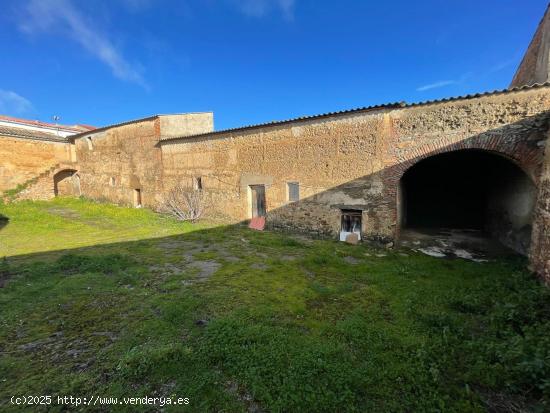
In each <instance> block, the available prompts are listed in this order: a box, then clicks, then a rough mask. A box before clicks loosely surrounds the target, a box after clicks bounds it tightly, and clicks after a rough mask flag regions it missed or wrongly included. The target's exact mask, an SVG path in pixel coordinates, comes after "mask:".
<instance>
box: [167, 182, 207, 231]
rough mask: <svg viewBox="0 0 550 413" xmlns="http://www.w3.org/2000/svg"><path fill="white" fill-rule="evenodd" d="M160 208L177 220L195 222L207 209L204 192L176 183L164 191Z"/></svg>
mask: <svg viewBox="0 0 550 413" xmlns="http://www.w3.org/2000/svg"><path fill="white" fill-rule="evenodd" d="M161 209H162V211H163V212H165V213H167V214H170V215H172V216H174V217H175V218H176V219H177V220H179V221H191V222H195V221H197V220H199V219H201V218H202V216H203V215H204V213H205V211H206V209H207V199H206V194H205V193H204V192H203V191H202V190H201V189H192V188H188V187H186V186H184V185H181V184H178V185H176V186H174V187H173V188H172V189H170V190H169V191H168V192H167V193H166V195H165V196H164V199H163V202H162V206H161Z"/></svg>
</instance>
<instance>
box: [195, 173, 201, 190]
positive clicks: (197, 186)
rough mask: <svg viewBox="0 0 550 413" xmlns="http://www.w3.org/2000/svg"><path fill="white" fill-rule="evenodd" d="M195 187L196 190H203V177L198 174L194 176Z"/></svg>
mask: <svg viewBox="0 0 550 413" xmlns="http://www.w3.org/2000/svg"><path fill="white" fill-rule="evenodd" d="M193 189H194V190H195V191H201V190H202V178H201V177H200V176H196V177H195V178H193Z"/></svg>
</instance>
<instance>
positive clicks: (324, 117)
mask: <svg viewBox="0 0 550 413" xmlns="http://www.w3.org/2000/svg"><path fill="white" fill-rule="evenodd" d="M549 18H550V17H549V16H548V13H547V14H545V16H544V18H543V20H542V21H541V24H540V26H539V29H538V30H537V32H536V34H535V37H534V39H533V41H532V42H531V45H530V46H529V49H528V51H527V54H526V56H525V58H524V59H523V61H522V63H521V65H520V67H519V69H518V72H517V73H516V76H515V77H514V80H513V82H512V86H511V88H510V89H507V90H502V91H495V92H489V93H482V94H476V95H469V96H462V97H455V98H449V99H442V100H437V101H430V102H421V103H405V102H399V103H393V104H385V105H379V106H372V107H367V108H358V109H352V110H347V111H342V112H337V113H327V114H321V115H315V116H310V117H304V118H297V119H290V120H284V121H280V122H273V123H269V124H262V125H252V126H244V127H241V128H235V129H229V130H220V131H214V126H213V115H212V113H188V114H180V115H157V116H152V117H149V118H145V119H139V120H135V121H130V122H124V123H121V124H117V125H112V126H108V127H104V128H99V129H95V130H86V131H82V132H80V133H77V134H74V135H71V136H69V137H67V142H66V143H62V144H61V145H62V147H63V148H64V149H61V150H60V153H63V155H59V163H58V165H57V166H55V167H54V170H53V171H52V172H51V173H50V174H49V175H48V174H47V175H44V176H42V177H41V178H40V179H37V181H36V182H35V183H34V184H33V185H30V186H29V187H28V188H27V189H26V190H25V191H23V192H22V193H21V197H23V198H43V197H48V196H54V195H55V194H56V193H59V194H70V193H74V194H82V195H84V196H86V197H89V198H93V199H98V200H105V201H110V202H115V203H119V204H125V205H129V206H135V207H141V206H145V207H150V208H153V209H155V208H158V206H159V204H160V203H161V201H162V198H163V196H164V194H165V193H166V192H167V191H169V190H170V189H171V188H172V187H174V186H175V185H185V186H188V187H190V188H192V187H194V188H201V190H202V191H204V193H205V194H206V195H207V196H208V198H209V201H210V204H211V211H212V212H216V213H217V214H221V215H224V216H225V217H226V218H227V222H240V221H245V220H248V219H251V218H254V217H256V216H261V217H265V220H266V223H267V225H268V226H269V227H271V228H279V229H285V230H292V231H301V232H307V233H310V234H316V235H319V236H328V237H332V238H334V239H338V238H339V237H343V236H345V235H346V234H349V233H352V232H355V233H357V235H358V237H360V238H362V239H369V240H378V241H383V242H388V241H395V240H398V239H399V237H400V234H401V231H402V230H403V229H404V228H408V227H459V228H477V229H479V230H483V231H485V232H486V233H488V234H490V235H491V236H492V237H493V238H495V239H497V240H499V241H500V242H501V243H503V244H505V245H507V246H509V247H510V248H513V249H515V250H516V251H518V252H519V253H522V254H529V256H530V259H531V265H532V268H533V269H534V270H535V271H537V272H538V273H539V274H540V275H542V276H543V277H544V278H545V279H546V280H548V281H550V240H549V238H550V190H549V187H550V155H549V154H548V153H547V154H546V156H545V148H547V147H548V146H549V145H548V140H549V138H548V134H549V121H550V83H547V82H548V80H550V79H549V78H548V75H549V73H550V71H549V68H550V65H549V62H548V36H550V22H548V19H549ZM547 152H550V151H547ZM56 176H57V177H58V178H56ZM60 178H62V179H60ZM52 182H53V186H52ZM76 189H78V190H76Z"/></svg>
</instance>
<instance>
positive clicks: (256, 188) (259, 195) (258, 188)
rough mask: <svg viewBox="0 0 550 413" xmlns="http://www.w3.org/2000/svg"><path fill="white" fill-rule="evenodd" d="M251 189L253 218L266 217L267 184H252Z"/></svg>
mask: <svg viewBox="0 0 550 413" xmlns="http://www.w3.org/2000/svg"><path fill="white" fill-rule="evenodd" d="M250 191H251V192H252V218H256V217H265V215H266V203H265V186H264V185H250Z"/></svg>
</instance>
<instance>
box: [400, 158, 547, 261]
mask: <svg viewBox="0 0 550 413" xmlns="http://www.w3.org/2000/svg"><path fill="white" fill-rule="evenodd" d="M401 191H402V201H401V223H402V226H403V227H406V228H407V227H408V228H451V229H472V230H478V231H481V232H483V233H485V234H488V235H491V236H492V237H494V238H496V239H498V240H500V241H501V242H503V243H504V244H505V245H508V246H510V247H512V248H514V249H516V250H517V251H519V252H525V250H526V249H528V245H529V241H530V233H531V215H532V209H533V206H534V201H535V194H536V190H535V186H534V184H533V183H532V182H531V180H530V178H529V177H528V176H527V175H526V174H525V173H524V172H523V171H522V170H521V169H520V168H519V167H518V166H517V165H515V164H514V163H513V162H512V161H510V160H508V159H506V158H504V157H503V156H500V155H497V154H494V153H491V152H488V151H481V150H461V151H455V152H449V153H445V154H441V155H434V156H432V157H430V158H427V159H425V160H422V161H420V162H418V163H417V164H416V165H414V166H413V167H411V168H410V169H409V170H408V171H407V172H406V173H405V174H404V175H403V178H402V180H401Z"/></svg>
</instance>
